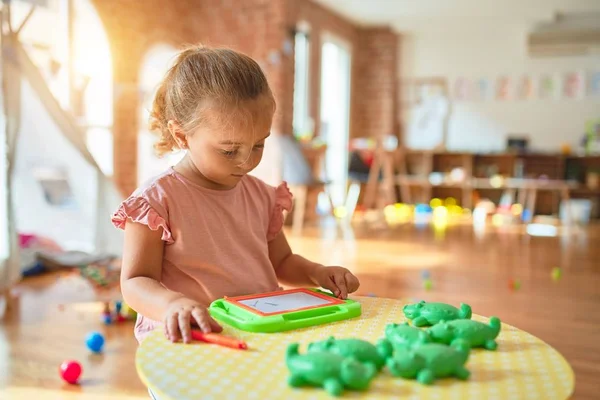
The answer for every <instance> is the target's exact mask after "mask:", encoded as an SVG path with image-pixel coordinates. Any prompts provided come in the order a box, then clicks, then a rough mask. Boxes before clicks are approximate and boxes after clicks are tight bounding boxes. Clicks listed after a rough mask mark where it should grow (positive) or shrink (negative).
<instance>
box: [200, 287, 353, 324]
mask: <svg viewBox="0 0 600 400" xmlns="http://www.w3.org/2000/svg"><path fill="white" fill-rule="evenodd" d="M208 311H209V312H210V314H211V316H212V317H214V318H215V319H216V320H218V321H221V322H223V323H226V324H228V325H231V326H233V327H235V328H237V329H240V330H243V331H249V332H257V333H258V332H260V333H272V332H282V331H289V330H292V329H300V328H306V327H309V326H314V325H320V324H328V323H331V322H336V321H342V320H346V319H349V318H355V317H358V316H360V314H361V306H360V303H359V302H357V301H354V300H350V299H346V300H342V299H338V298H337V297H335V296H333V295H332V294H331V293H329V292H325V291H322V290H318V289H290V290H280V291H276V292H270V293H260V294H255V295H248V296H238V297H225V298H223V299H218V300H215V301H213V302H212V303H211V305H210V306H209V308H208Z"/></svg>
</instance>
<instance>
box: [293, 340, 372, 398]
mask: <svg viewBox="0 0 600 400" xmlns="http://www.w3.org/2000/svg"><path fill="white" fill-rule="evenodd" d="M298 348H299V345H298V343H292V344H290V345H289V346H288V348H287V352H286V355H285V363H286V366H287V368H288V370H289V371H290V373H291V375H290V377H289V378H288V384H289V385H290V386H292V387H301V386H317V387H322V388H324V389H325V390H326V391H327V393H329V394H330V395H332V396H339V395H341V394H342V392H343V391H344V388H346V389H349V390H366V389H367V388H368V387H369V385H370V384H371V380H373V378H374V377H375V375H376V374H377V369H376V368H375V366H374V365H373V364H362V363H360V362H359V361H357V360H356V359H355V358H353V357H343V356H341V355H339V354H335V353H332V352H329V351H322V352H316V351H315V352H312V353H307V354H299V353H298Z"/></svg>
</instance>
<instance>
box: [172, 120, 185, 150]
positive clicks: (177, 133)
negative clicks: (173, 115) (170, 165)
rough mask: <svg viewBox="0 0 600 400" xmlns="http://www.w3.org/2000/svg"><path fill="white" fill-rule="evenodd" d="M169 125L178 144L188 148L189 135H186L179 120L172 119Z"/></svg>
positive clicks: (180, 146)
mask: <svg viewBox="0 0 600 400" xmlns="http://www.w3.org/2000/svg"><path fill="white" fill-rule="evenodd" d="M167 127H168V128H169V132H171V136H172V137H173V140H174V141H175V143H176V144H177V146H179V148H180V149H187V147H188V146H187V137H186V136H185V133H184V132H183V129H181V125H179V123H178V122H177V121H173V120H172V119H171V120H169V122H167Z"/></svg>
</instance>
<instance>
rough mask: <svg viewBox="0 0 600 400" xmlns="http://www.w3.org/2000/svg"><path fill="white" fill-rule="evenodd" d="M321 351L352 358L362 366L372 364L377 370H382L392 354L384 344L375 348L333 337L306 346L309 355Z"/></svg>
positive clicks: (365, 342) (360, 342)
mask: <svg viewBox="0 0 600 400" xmlns="http://www.w3.org/2000/svg"><path fill="white" fill-rule="evenodd" d="M321 351H329V352H332V353H335V354H339V355H340V356H343V357H353V358H355V359H356V360H357V361H359V362H361V363H363V364H373V366H375V368H376V369H377V370H380V369H381V368H383V366H384V365H385V360H386V358H388V357H389V356H391V354H392V349H391V348H390V347H389V346H387V345H386V344H385V343H378V344H377V346H375V345H374V344H372V343H369V342H367V341H365V340H361V339H336V338H335V337H333V336H330V337H329V338H328V339H326V340H321V341H319V342H314V343H311V344H309V345H308V352H309V353H315V352H321Z"/></svg>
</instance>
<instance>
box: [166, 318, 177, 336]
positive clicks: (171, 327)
mask: <svg viewBox="0 0 600 400" xmlns="http://www.w3.org/2000/svg"><path fill="white" fill-rule="evenodd" d="M165 325H167V331H168V333H169V340H170V341H171V342H176V341H177V339H178V338H179V329H177V314H171V315H169V316H168V317H167V321H166V324H165Z"/></svg>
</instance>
